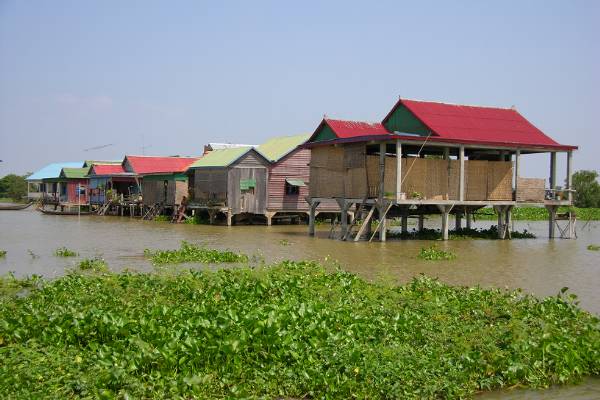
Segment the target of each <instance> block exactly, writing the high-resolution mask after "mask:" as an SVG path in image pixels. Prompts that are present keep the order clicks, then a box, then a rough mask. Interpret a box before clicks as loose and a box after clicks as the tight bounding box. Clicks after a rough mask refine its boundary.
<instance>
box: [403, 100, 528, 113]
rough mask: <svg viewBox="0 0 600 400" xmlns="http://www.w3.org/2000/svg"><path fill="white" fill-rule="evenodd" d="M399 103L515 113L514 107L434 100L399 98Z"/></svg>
mask: <svg viewBox="0 0 600 400" xmlns="http://www.w3.org/2000/svg"><path fill="white" fill-rule="evenodd" d="M399 101H414V102H417V103H435V104H443V105H447V106H458V107H474V108H492V109H495V110H512V111H517V109H516V107H515V106H511V107H498V106H482V105H479V104H464V103H463V104H459V103H449V102H447V101H436V100H421V99H403V98H400V100H399Z"/></svg>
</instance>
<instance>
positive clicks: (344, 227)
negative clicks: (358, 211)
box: [340, 203, 350, 238]
mask: <svg viewBox="0 0 600 400" xmlns="http://www.w3.org/2000/svg"><path fill="white" fill-rule="evenodd" d="M349 208H350V204H348V203H344V204H343V205H342V212H341V213H340V222H341V225H342V236H341V237H342V238H345V237H346V235H347V234H348V209H349Z"/></svg>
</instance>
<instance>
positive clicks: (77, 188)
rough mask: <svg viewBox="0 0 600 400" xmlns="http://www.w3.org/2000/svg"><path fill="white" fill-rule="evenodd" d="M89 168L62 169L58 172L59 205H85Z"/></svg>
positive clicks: (86, 202)
mask: <svg viewBox="0 0 600 400" xmlns="http://www.w3.org/2000/svg"><path fill="white" fill-rule="evenodd" d="M88 170H89V168H63V169H62V170H61V172H60V176H59V178H58V179H59V183H60V184H61V186H60V203H63V204H67V205H87V204H88V186H89V178H88V177H87V174H88Z"/></svg>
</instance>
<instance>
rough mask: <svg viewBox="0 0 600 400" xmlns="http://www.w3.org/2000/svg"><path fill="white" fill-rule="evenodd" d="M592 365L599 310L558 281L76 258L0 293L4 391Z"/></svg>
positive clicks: (340, 388) (506, 382) (457, 378)
mask: <svg viewBox="0 0 600 400" xmlns="http://www.w3.org/2000/svg"><path fill="white" fill-rule="evenodd" d="M18 282H19V281H17V282H15V281H14V279H13V282H12V283H11V285H12V286H13V287H14V286H18V285H19V283H18ZM0 287H2V286H0ZM597 374H600V322H599V320H598V318H596V317H594V316H592V315H590V314H589V313H587V312H585V311H582V310H581V309H580V308H579V307H578V306H577V304H576V296H574V295H569V294H567V293H566V292H564V291H563V292H562V293H561V294H559V295H558V296H555V297H549V298H545V299H537V298H535V297H532V296H529V295H526V294H524V293H522V292H520V291H505V290H499V289H494V290H491V289H482V288H478V287H473V288H466V287H452V286H448V285H446V284H443V283H441V282H439V281H437V280H435V279H431V278H428V277H425V276H421V277H418V278H415V279H413V280H412V281H411V282H409V283H408V284H406V285H404V286H400V287H390V286H387V285H386V286H384V285H377V284H371V283H367V282H365V281H364V280H362V279H360V278H358V277H356V276H354V275H352V274H349V273H345V272H341V271H338V272H335V273H327V272H326V271H325V270H324V269H323V268H322V267H320V266H319V265H316V264H314V263H310V262H284V263H281V264H279V265H276V266H273V267H269V268H260V269H250V268H235V269H223V270H218V271H216V272H210V271H201V272H199V271H186V272H181V273H177V274H167V273H162V274H158V273H153V274H131V273H123V274H114V273H105V274H102V275H99V274H91V275H90V274H86V275H82V274H75V273H72V274H69V275H67V276H65V277H62V278H58V279H55V280H52V281H48V282H45V283H44V284H43V285H40V286H39V287H37V286H35V285H34V287H33V288H31V289H30V293H29V295H27V296H19V295H8V296H7V297H2V298H1V299H0V397H1V398H240V397H245V398H249V397H254V398H256V397H261V398H332V399H333V398H339V399H346V398H371V399H375V398H419V399H420V398H464V397H468V396H471V395H473V394H474V393H476V392H479V391H482V390H493V389H498V388H503V387H513V386H529V387H538V388H539V387H547V386H549V385H551V384H556V383H569V382H576V381H578V380H579V379H580V378H581V377H582V376H585V375H597Z"/></svg>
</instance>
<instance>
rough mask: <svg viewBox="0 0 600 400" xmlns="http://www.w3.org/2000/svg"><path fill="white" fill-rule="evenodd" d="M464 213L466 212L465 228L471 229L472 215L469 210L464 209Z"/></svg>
mask: <svg viewBox="0 0 600 400" xmlns="http://www.w3.org/2000/svg"><path fill="white" fill-rule="evenodd" d="M466 214H467V229H471V228H472V226H473V215H472V214H471V213H470V212H469V210H466Z"/></svg>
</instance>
